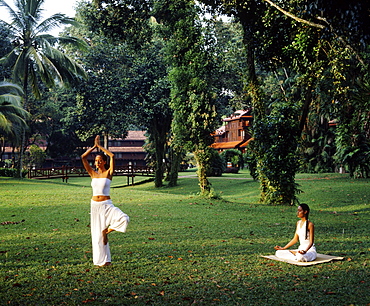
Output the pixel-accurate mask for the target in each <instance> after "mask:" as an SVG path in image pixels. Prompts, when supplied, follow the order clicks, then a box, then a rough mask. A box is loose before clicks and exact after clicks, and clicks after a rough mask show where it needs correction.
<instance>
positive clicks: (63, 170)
mask: <svg viewBox="0 0 370 306" xmlns="http://www.w3.org/2000/svg"><path fill="white" fill-rule="evenodd" d="M114 175H117V176H127V185H130V179H131V184H132V185H134V178H135V176H138V175H142V176H144V175H145V176H154V171H153V169H152V168H150V167H147V166H132V165H127V166H116V167H115V172H114ZM79 176H89V174H88V173H87V172H86V170H85V168H83V167H69V166H62V167H52V168H39V169H30V170H28V178H30V179H53V178H61V179H62V180H63V182H67V181H68V178H70V177H79Z"/></svg>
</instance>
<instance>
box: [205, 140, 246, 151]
mask: <svg viewBox="0 0 370 306" xmlns="http://www.w3.org/2000/svg"><path fill="white" fill-rule="evenodd" d="M240 143H241V141H228V142H216V143H213V144H212V145H211V147H212V148H214V149H234V148H235V147H236V146H238V145H239V144H240Z"/></svg>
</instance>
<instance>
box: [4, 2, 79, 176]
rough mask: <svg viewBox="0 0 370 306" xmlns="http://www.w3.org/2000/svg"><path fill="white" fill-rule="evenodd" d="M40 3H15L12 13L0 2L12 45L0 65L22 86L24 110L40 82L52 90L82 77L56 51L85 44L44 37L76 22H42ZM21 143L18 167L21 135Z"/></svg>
mask: <svg viewBox="0 0 370 306" xmlns="http://www.w3.org/2000/svg"><path fill="white" fill-rule="evenodd" d="M43 3H44V0H15V7H16V10H13V9H12V8H11V7H10V6H9V5H8V4H7V3H6V2H5V1H4V0H0V6H4V7H6V8H7V10H8V12H9V14H10V17H11V23H9V24H7V25H8V27H9V30H10V37H9V39H10V40H11V41H12V44H13V46H14V47H13V49H12V50H11V52H10V53H8V54H7V55H6V56H4V57H3V58H1V59H0V63H2V64H3V65H5V66H8V67H11V69H12V78H13V82H15V83H17V84H20V85H21V86H22V88H23V92H24V104H23V106H24V108H25V109H26V110H29V105H28V101H29V96H28V89H29V88H31V89H32V93H33V95H34V96H35V97H36V98H40V96H41V93H40V85H41V82H42V83H43V84H44V85H45V86H47V87H54V86H55V85H56V84H59V85H65V84H73V83H75V82H76V80H77V78H79V77H83V78H85V77H86V73H85V71H84V70H83V68H82V67H81V66H80V65H78V64H77V63H76V62H75V61H74V60H72V59H71V58H70V57H69V56H67V55H66V54H65V53H64V52H63V51H62V50H61V49H59V48H58V46H62V45H67V44H72V45H73V46H76V47H78V48H82V47H85V46H86V43H84V42H83V41H82V40H80V39H78V38H75V37H70V36H65V37H55V36H53V35H50V34H47V33H48V32H49V31H50V30H52V29H54V28H56V27H59V26H62V25H68V24H72V25H76V24H77V23H76V22H75V20H74V19H73V18H69V17H67V16H65V15H64V14H54V15H52V16H51V17H49V18H47V19H44V20H42V11H43V10H42V8H41V7H42V5H43ZM22 143H23V144H22V146H21V154H20V162H19V167H20V168H21V167H22V155H23V151H24V147H25V136H24V139H23V141H22ZM19 170H20V171H21V169H19Z"/></svg>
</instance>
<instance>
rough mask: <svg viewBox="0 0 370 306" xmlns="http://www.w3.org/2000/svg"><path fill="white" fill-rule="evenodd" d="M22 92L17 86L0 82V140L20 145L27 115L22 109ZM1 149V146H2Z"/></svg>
mask: <svg viewBox="0 0 370 306" xmlns="http://www.w3.org/2000/svg"><path fill="white" fill-rule="evenodd" d="M22 95H23V90H22V88H21V87H19V86H18V85H15V84H12V83H8V82H0V140H1V142H2V143H4V141H5V139H8V140H11V141H12V142H13V143H15V144H20V142H21V136H22V134H23V133H22V131H23V130H25V129H26V128H27V123H26V121H25V119H26V118H27V117H28V116H29V113H28V112H27V111H25V110H24V109H23V107H22V103H21V101H22V97H21V96H22ZM1 147H3V144H2V146H1Z"/></svg>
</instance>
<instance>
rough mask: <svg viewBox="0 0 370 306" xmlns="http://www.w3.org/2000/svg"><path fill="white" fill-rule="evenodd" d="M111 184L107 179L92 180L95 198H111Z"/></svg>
mask: <svg viewBox="0 0 370 306" xmlns="http://www.w3.org/2000/svg"><path fill="white" fill-rule="evenodd" d="M111 182H112V181H111V180H110V179H109V178H106V177H99V178H96V177H95V178H93V179H92V180H91V187H92V190H93V196H100V195H102V196H109V192H110V183H111Z"/></svg>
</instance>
